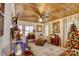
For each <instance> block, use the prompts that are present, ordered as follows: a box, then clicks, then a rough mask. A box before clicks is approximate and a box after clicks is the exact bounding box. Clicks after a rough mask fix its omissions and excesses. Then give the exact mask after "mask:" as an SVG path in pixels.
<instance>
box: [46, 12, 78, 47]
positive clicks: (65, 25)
mask: <svg viewBox="0 0 79 59" xmlns="http://www.w3.org/2000/svg"><path fill="white" fill-rule="evenodd" d="M58 21H60V33H56V34H58V35H59V36H60V37H61V46H62V47H63V46H64V44H65V41H66V39H67V35H68V31H69V28H70V25H71V23H73V22H74V24H75V25H76V26H77V28H78V30H79V13H78V14H75V15H71V16H68V17H64V18H61V19H57V20H55V21H51V22H48V23H45V24H48V34H52V33H53V32H52V29H53V28H52V23H54V22H58ZM46 26H47V25H46ZM46 26H45V27H46Z"/></svg>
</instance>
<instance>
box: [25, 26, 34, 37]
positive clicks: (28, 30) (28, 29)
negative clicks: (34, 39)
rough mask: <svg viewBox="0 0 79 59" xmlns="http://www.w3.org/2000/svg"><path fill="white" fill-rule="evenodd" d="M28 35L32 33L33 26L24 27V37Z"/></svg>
mask: <svg viewBox="0 0 79 59" xmlns="http://www.w3.org/2000/svg"><path fill="white" fill-rule="evenodd" d="M28 33H33V26H26V27H25V35H26V36H27V34H28Z"/></svg>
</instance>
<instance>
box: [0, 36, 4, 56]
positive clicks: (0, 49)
mask: <svg viewBox="0 0 79 59" xmlns="http://www.w3.org/2000/svg"><path fill="white" fill-rule="evenodd" d="M2 40H3V37H0V56H1V52H2Z"/></svg>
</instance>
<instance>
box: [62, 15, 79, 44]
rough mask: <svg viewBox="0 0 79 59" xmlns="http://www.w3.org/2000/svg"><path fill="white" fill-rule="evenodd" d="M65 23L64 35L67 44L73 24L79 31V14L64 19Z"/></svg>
mask: <svg viewBox="0 0 79 59" xmlns="http://www.w3.org/2000/svg"><path fill="white" fill-rule="evenodd" d="M63 22H64V23H63V30H64V33H63V35H64V44H65V42H66V40H67V37H68V32H69V29H70V26H71V24H72V23H74V24H75V25H76V27H77V29H78V30H79V14H76V15H72V16H69V17H66V18H64V20H63Z"/></svg>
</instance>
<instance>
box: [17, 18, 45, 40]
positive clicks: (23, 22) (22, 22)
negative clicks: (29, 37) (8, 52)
mask: <svg viewBox="0 0 79 59" xmlns="http://www.w3.org/2000/svg"><path fill="white" fill-rule="evenodd" d="M18 25H22V26H23V27H25V26H27V25H28V26H33V27H34V30H35V34H36V38H37V36H38V35H39V34H41V33H42V34H44V24H42V23H35V22H27V21H21V20H18ZM37 25H42V32H37V31H36V29H37ZM24 31H25V30H24V29H23V34H24Z"/></svg>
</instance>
